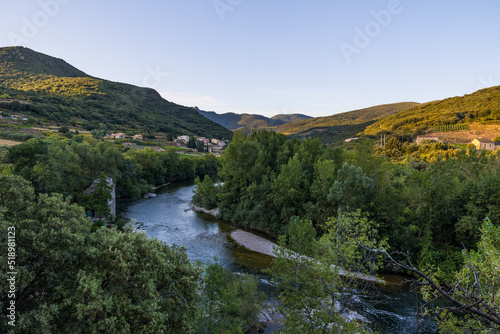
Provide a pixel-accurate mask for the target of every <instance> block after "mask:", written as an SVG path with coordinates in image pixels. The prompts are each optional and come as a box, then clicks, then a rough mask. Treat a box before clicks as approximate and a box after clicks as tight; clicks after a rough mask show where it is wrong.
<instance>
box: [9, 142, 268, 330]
mask: <svg viewBox="0 0 500 334" xmlns="http://www.w3.org/2000/svg"><path fill="white" fill-rule="evenodd" d="M218 166H219V162H218V160H217V159H216V158H215V156H213V155H207V156H204V157H203V158H198V157H187V156H180V155H179V154H176V153H175V151H171V150H169V151H166V152H155V151H154V150H152V149H145V150H140V151H139V150H128V149H126V148H124V147H122V146H119V145H114V144H112V143H109V142H104V141H102V140H97V139H95V138H92V137H89V136H86V137H83V136H74V137H73V138H72V139H62V140H61V139H58V138H54V139H45V140H44V139H31V140H28V141H27V142H25V143H22V144H20V145H18V146H15V147H11V148H5V147H4V148H2V149H1V150H0V242H1V243H2V244H6V243H7V241H6V238H7V229H8V228H9V227H14V228H15V230H16V255H17V258H16V263H17V264H18V265H17V268H16V270H17V273H18V274H17V277H18V281H17V285H16V317H17V318H16V322H15V324H16V327H15V328H14V327H11V326H10V325H8V323H7V318H6V317H2V319H1V320H0V331H1V332H2V333H10V332H12V333H14V332H15V333H33V332H34V329H35V328H36V330H37V331H38V332H40V333H69V332H71V333H100V332H103V331H107V332H109V333H218V332H220V331H221V330H222V329H224V330H226V331H227V332H228V333H243V332H244V331H245V330H246V329H247V328H249V327H250V326H251V325H253V324H255V321H256V319H257V315H258V312H259V310H260V307H261V305H262V296H261V295H260V294H259V293H257V290H256V286H257V285H256V282H255V280H254V279H253V278H252V277H251V276H248V275H245V276H240V277H236V276H235V275H234V274H232V273H230V272H228V271H227V270H225V269H224V268H222V267H221V266H220V265H219V264H214V265H210V266H208V267H207V268H202V267H201V266H200V265H198V264H194V263H192V262H190V261H189V259H188V257H187V254H186V252H185V250H184V249H183V248H179V247H169V246H166V245H165V244H162V243H161V242H160V241H158V240H156V239H149V238H147V237H146V235H145V234H143V233H138V232H135V231H134V230H132V229H131V228H130V227H127V226H124V225H123V224H120V223H119V222H118V221H117V222H116V223H117V224H115V227H114V228H104V227H102V224H99V223H95V224H93V223H92V222H91V221H90V220H89V219H88V218H86V215H85V211H84V208H87V209H91V208H93V209H96V208H99V207H106V206H107V201H108V199H109V193H107V192H106V191H101V192H100V191H97V190H96V191H95V192H94V193H93V194H92V195H91V196H90V198H89V196H86V195H85V194H84V190H85V189H86V188H87V187H89V186H90V184H91V183H92V181H93V180H94V179H95V178H96V177H101V179H104V177H112V178H113V180H114V181H115V182H116V185H117V197H118V198H138V197H139V196H141V195H142V194H144V193H147V192H150V191H152V187H153V186H154V185H157V184H163V183H165V182H171V181H179V180H192V179H193V178H194V177H195V176H196V175H209V174H211V175H215V174H216V173H217V168H218ZM98 188H99V184H98V186H96V189H98ZM102 211H104V212H105V210H101V212H102ZM108 213H109V212H108ZM108 221H110V222H114V219H113V217H110V219H109V220H108ZM6 252H7V248H6V247H2V248H1V250H0V254H1V257H2V258H6V257H7V253H6ZM6 266H7V263H6V262H5V263H4V264H2V271H1V274H0V278H1V280H2V282H7V278H8V276H7V273H8V272H9V270H7V267H6ZM2 284H4V283H2ZM8 303H9V299H8V298H7V295H6V294H1V295H0V305H1V307H2V309H4V310H6V309H7V306H8Z"/></svg>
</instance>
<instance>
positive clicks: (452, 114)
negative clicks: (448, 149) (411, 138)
mask: <svg viewBox="0 0 500 334" xmlns="http://www.w3.org/2000/svg"><path fill="white" fill-rule="evenodd" d="M498 122H500V86H497V87H491V88H486V89H482V90H479V91H477V92H475V93H472V94H468V95H464V96H461V97H452V98H448V99H444V100H441V101H434V102H430V103H426V104H422V105H418V106H415V107H414V108H411V109H408V110H404V111H402V112H400V113H398V114H396V115H392V116H389V117H386V118H384V119H381V120H379V121H377V122H375V123H374V124H372V125H370V126H369V127H367V128H366V130H365V131H364V132H363V133H364V134H365V135H377V134H378V133H380V132H382V131H389V132H407V131H415V130H421V131H425V130H429V129H432V128H434V129H441V128H446V127H450V126H452V125H459V126H455V128H457V129H460V128H462V127H463V126H464V127H468V124H472V123H486V124H489V123H498ZM460 125H463V126H460Z"/></svg>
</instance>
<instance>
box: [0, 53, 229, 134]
mask: <svg viewBox="0 0 500 334" xmlns="http://www.w3.org/2000/svg"><path fill="white" fill-rule="evenodd" d="M0 109H3V110H7V111H9V110H11V111H23V112H26V113H28V114H30V115H32V116H33V117H38V118H40V119H41V120H47V121H54V122H57V123H60V124H73V125H80V126H83V127H86V128H89V129H92V128H102V129H110V130H113V129H116V130H127V129H128V130H138V131H140V130H144V131H146V130H152V131H161V132H174V133H176V134H193V135H195V134H196V135H201V136H205V137H218V138H230V137H231V136H232V132H230V131H228V130H227V129H225V128H224V127H222V126H220V125H219V124H216V123H214V122H211V121H210V120H207V119H206V118H205V117H203V116H201V115H200V114H199V113H198V112H196V111H195V110H193V109H192V108H188V107H185V106H181V105H178V104H175V103H172V102H169V101H167V100H165V99H163V98H162V97H161V96H160V94H158V92H156V91H155V90H153V89H150V88H141V87H136V86H133V85H128V84H124V83H117V82H111V81H107V80H103V79H99V78H95V77H92V76H89V75H87V74H85V73H84V72H82V71H80V70H78V69H77V68H75V67H73V66H71V65H70V64H68V63H67V62H65V61H64V60H62V59H58V58H54V57H51V56H48V55H44V54H42V53H38V52H35V51H33V50H30V49H28V48H24V47H8V48H0Z"/></svg>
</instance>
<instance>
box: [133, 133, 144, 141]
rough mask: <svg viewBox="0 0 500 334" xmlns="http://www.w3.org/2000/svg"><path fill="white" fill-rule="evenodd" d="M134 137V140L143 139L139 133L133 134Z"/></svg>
mask: <svg viewBox="0 0 500 334" xmlns="http://www.w3.org/2000/svg"><path fill="white" fill-rule="evenodd" d="M132 139H133V140H142V135H139V134H137V135H133V136H132Z"/></svg>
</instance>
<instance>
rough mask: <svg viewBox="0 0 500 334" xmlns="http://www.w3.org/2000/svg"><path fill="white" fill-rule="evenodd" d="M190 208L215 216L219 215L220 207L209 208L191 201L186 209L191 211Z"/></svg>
mask: <svg viewBox="0 0 500 334" xmlns="http://www.w3.org/2000/svg"><path fill="white" fill-rule="evenodd" d="M189 210H192V211H198V212H203V213H207V214H209V215H211V216H214V217H217V216H218V215H219V208H215V209H212V210H208V209H205V208H202V207H200V206H196V205H195V204H194V203H193V202H189V204H188V209H187V210H186V211H189Z"/></svg>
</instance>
